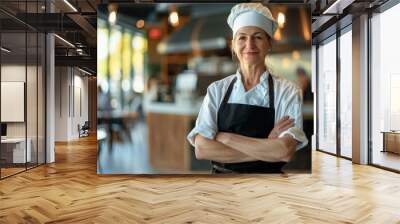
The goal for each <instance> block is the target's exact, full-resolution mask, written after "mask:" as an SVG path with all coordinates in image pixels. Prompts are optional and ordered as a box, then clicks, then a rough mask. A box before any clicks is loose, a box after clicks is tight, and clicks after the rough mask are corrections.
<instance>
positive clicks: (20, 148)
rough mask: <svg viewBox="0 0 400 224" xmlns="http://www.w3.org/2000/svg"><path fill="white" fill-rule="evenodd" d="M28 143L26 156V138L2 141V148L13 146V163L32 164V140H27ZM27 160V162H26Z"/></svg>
mask: <svg viewBox="0 0 400 224" xmlns="http://www.w3.org/2000/svg"><path fill="white" fill-rule="evenodd" d="M26 142H27V143H28V145H27V146H28V147H27V148H26V154H25V138H5V139H1V144H2V147H4V146H6V147H9V146H13V147H14V148H13V160H12V161H13V163H25V162H31V160H32V154H31V145H32V141H31V139H30V138H27V139H26ZM25 158H26V159H27V161H25Z"/></svg>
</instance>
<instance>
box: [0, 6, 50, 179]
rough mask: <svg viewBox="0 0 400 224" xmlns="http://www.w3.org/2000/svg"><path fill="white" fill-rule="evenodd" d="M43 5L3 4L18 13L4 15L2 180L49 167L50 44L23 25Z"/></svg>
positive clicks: (0, 39) (0, 23) (0, 27)
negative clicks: (47, 101) (47, 48)
mask: <svg viewBox="0 0 400 224" xmlns="http://www.w3.org/2000/svg"><path fill="white" fill-rule="evenodd" d="M44 3H45V1H30V2H27V1H7V2H5V1H4V2H3V1H2V2H0V7H2V8H3V7H5V8H7V9H9V10H13V12H14V13H4V11H2V12H0V46H1V57H0V67H1V69H0V71H1V73H0V74H1V75H0V81H1V87H0V89H1V93H0V95H1V105H0V111H1V116H0V118H1V136H2V137H1V144H0V178H5V177H7V176H10V175H13V174H16V173H19V172H22V171H25V170H26V169H29V168H32V167H35V166H37V165H38V164H42V163H44V162H45V92H46V91H45V74H44V73H45V69H44V65H45V59H46V52H45V44H46V40H45V35H44V34H43V33H41V32H40V31H39V30H36V28H34V27H32V26H30V25H28V24H26V23H24V22H21V21H22V20H26V17H25V16H26V15H27V14H26V12H27V13H41V12H43V10H44V9H43V7H42V6H43V5H45V4H44ZM17 18H19V19H17ZM35 18H37V17H35Z"/></svg>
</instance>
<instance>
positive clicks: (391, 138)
mask: <svg viewBox="0 0 400 224" xmlns="http://www.w3.org/2000/svg"><path fill="white" fill-rule="evenodd" d="M381 133H382V134H383V150H382V152H393V153H397V154H400V131H382V132H381Z"/></svg>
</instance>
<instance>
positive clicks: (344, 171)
mask: <svg viewBox="0 0 400 224" xmlns="http://www.w3.org/2000/svg"><path fill="white" fill-rule="evenodd" d="M96 155H97V148H96V139H95V138H94V137H93V136H91V137H88V138H82V139H81V140H80V141H74V142H70V143H68V144H65V143H63V144H57V145H56V163H54V164H48V165H45V166H41V167H38V168H35V169H32V170H29V171H27V172H25V173H21V174H18V175H16V176H13V177H9V178H7V179H5V180H2V181H0V201H1V203H0V223H400V212H399V211H400V200H399V199H400V175H399V174H396V173H392V172H388V171H385V170H381V169H378V168H375V167H371V166H362V165H355V164H352V163H351V162H350V161H348V160H343V159H339V158H336V157H333V156H330V155H327V154H324V153H321V152H313V170H312V171H313V172H312V174H289V175H287V174H284V175H280V174H274V175H242V176H223V177H215V176H205V175H197V176H196V175H193V176H190V175H189V176H173V175H171V176H165V175H163V176H146V175H139V176H135V175H97V174H96Z"/></svg>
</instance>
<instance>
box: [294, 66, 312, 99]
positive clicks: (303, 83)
mask: <svg viewBox="0 0 400 224" xmlns="http://www.w3.org/2000/svg"><path fill="white" fill-rule="evenodd" d="M296 76H297V82H298V85H299V86H300V89H301V91H302V94H303V101H304V102H313V94H312V91H311V80H310V78H309V77H308V76H307V73H306V70H304V68H302V67H298V68H297V69H296Z"/></svg>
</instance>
